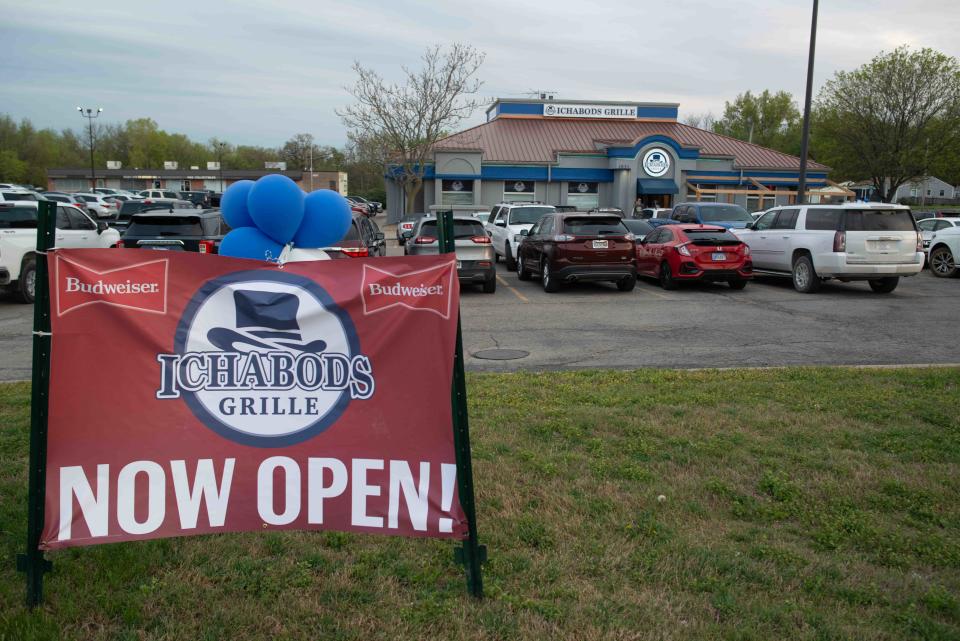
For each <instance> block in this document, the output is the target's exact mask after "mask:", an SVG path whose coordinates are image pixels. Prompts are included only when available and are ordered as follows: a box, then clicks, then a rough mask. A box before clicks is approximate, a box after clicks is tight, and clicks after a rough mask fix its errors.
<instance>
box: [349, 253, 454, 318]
mask: <svg viewBox="0 0 960 641" xmlns="http://www.w3.org/2000/svg"><path fill="white" fill-rule="evenodd" d="M455 278H456V267H455V266H454V263H453V261H450V262H449V263H446V264H445V265H440V266H439V267H430V268H428V269H420V270H417V271H412V272H404V273H402V274H395V273H393V272H391V271H388V270H386V269H380V268H378V267H372V266H370V265H364V266H363V285H362V292H363V313H364V314H367V315H369V314H373V313H376V312H381V311H383V310H385V309H390V308H391V307H406V308H407V309H411V310H414V311H424V312H432V313H434V314H437V315H438V316H440V317H441V318H444V319H447V318H450V302H451V292H452V287H453V286H454V283H455V282H456V281H455Z"/></svg>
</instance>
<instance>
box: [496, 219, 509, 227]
mask: <svg viewBox="0 0 960 641" xmlns="http://www.w3.org/2000/svg"><path fill="white" fill-rule="evenodd" d="M493 224H494V225H496V226H497V227H506V226H507V221H505V220H498V221H497V222H495V223H493Z"/></svg>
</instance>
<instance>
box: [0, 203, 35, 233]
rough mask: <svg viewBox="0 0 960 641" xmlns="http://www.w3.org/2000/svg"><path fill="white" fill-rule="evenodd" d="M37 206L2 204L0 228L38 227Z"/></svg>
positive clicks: (0, 207)
mask: <svg viewBox="0 0 960 641" xmlns="http://www.w3.org/2000/svg"><path fill="white" fill-rule="evenodd" d="M36 228H37V208H36V207H26V206H22V205H21V206H19V207H18V206H16V205H14V206H12V207H11V206H9V205H8V206H3V205H0V229H36Z"/></svg>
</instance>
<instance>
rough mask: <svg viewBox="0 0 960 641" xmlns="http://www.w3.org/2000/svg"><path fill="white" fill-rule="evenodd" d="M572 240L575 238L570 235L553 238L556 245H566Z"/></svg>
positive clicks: (558, 235)
mask: <svg viewBox="0 0 960 641" xmlns="http://www.w3.org/2000/svg"><path fill="white" fill-rule="evenodd" d="M570 240H573V236H571V235H570V234H557V235H556V236H554V237H553V242H555V243H565V242H567V241H570Z"/></svg>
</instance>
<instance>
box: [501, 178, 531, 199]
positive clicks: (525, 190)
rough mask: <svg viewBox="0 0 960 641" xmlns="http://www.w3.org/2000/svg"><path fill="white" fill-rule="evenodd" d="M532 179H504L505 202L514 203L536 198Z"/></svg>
mask: <svg viewBox="0 0 960 641" xmlns="http://www.w3.org/2000/svg"><path fill="white" fill-rule="evenodd" d="M534 186H535V183H534V182H533V181H532V180H505V181H503V202H506V203H513V202H517V201H521V200H533V199H534Z"/></svg>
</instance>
